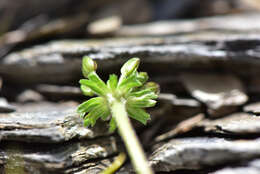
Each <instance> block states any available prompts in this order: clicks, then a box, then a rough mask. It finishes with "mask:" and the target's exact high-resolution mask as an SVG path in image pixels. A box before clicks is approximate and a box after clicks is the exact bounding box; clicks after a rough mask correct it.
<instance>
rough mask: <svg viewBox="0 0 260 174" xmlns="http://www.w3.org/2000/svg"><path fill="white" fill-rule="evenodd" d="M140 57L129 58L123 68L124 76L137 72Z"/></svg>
mask: <svg viewBox="0 0 260 174" xmlns="http://www.w3.org/2000/svg"><path fill="white" fill-rule="evenodd" d="M139 63H140V59H139V58H132V59H130V60H128V61H127V62H126V63H125V64H124V65H123V66H122V68H121V74H122V75H123V76H125V77H126V76H129V75H130V74H132V73H133V72H135V71H136V70H137V68H138V66H139Z"/></svg>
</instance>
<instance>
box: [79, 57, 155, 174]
mask: <svg viewBox="0 0 260 174" xmlns="http://www.w3.org/2000/svg"><path fill="white" fill-rule="evenodd" d="M139 63H140V59H139V58H132V59H130V60H128V61H127V62H126V63H125V64H124V65H123V66H122V68H121V76H120V77H119V79H118V77H117V75H115V74H112V75H110V76H109V79H108V81H107V83H105V82H104V81H102V80H101V79H100V78H99V76H98V75H97V73H96V69H97V64H96V62H95V61H93V60H92V59H91V58H89V57H86V56H85V57H83V61H82V72H83V75H84V77H85V78H86V79H81V80H80V81H79V82H80V85H81V86H80V88H81V90H82V92H83V94H84V95H86V96H94V95H96V97H93V98H91V99H89V100H87V101H85V102H83V103H82V104H80V105H79V106H78V109H77V111H78V113H79V114H80V116H81V117H82V118H83V119H84V125H85V126H90V125H91V126H94V125H95V123H96V121H97V120H98V119H99V118H101V119H102V120H107V119H110V123H109V131H111V132H112V131H114V130H115V129H116V128H117V127H118V131H119V134H120V136H121V137H122V139H123V140H124V143H125V146H126V148H127V151H128V154H129V156H130V158H131V161H132V164H133V166H134V168H135V170H136V172H137V173H139V174H152V173H153V171H152V170H151V168H150V167H149V165H148V162H147V160H146V157H145V154H144V151H143V149H142V147H141V144H140V142H139V141H138V138H137V136H136V134H135V131H134V129H133V127H132V125H131V122H130V120H129V118H128V116H130V117H131V118H133V119H135V120H137V121H139V122H141V123H143V124H146V122H147V120H150V115H149V114H148V113H147V112H146V111H145V110H144V108H147V107H153V106H154V105H155V104H156V101H155V99H156V98H157V97H158V93H159V86H158V85H157V84H156V83H154V82H147V80H148V75H147V73H146V72H137V68H138V66H139Z"/></svg>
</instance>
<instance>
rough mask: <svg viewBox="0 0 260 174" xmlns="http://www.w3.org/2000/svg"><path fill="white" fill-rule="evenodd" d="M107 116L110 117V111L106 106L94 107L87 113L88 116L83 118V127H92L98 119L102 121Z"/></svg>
mask: <svg viewBox="0 0 260 174" xmlns="http://www.w3.org/2000/svg"><path fill="white" fill-rule="evenodd" d="M109 115H110V110H109V108H108V106H106V105H104V104H99V105H97V106H96V107H94V108H93V109H92V110H91V111H90V112H89V113H88V115H86V116H85V118H84V125H86V126H89V125H91V126H92V127H93V126H94V125H95V124H96V121H97V120H98V119H99V118H102V120H106V119H107V117H108V116H109Z"/></svg>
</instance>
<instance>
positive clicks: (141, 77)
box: [137, 72, 149, 84]
mask: <svg viewBox="0 0 260 174" xmlns="http://www.w3.org/2000/svg"><path fill="white" fill-rule="evenodd" d="M137 78H138V80H139V81H140V82H141V83H142V84H144V83H145V82H146V81H147V80H148V78H149V76H148V74H147V73H146V72H140V73H138V75H137Z"/></svg>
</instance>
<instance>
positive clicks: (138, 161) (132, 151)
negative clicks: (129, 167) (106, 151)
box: [111, 100, 153, 174]
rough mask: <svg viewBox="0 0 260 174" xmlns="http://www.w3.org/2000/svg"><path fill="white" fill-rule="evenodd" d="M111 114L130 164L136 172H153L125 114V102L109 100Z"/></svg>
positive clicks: (149, 173)
mask: <svg viewBox="0 0 260 174" xmlns="http://www.w3.org/2000/svg"><path fill="white" fill-rule="evenodd" d="M111 110H112V116H113V117H114V118H115V120H116V122H117V126H118V130H119V134H120V135H121V137H122V138H123V140H124V143H125V146H126V148H127V151H128V154H129V156H130V158H131V161H132V164H133V166H134V168H135V170H136V172H137V173H138V174H153V171H152V169H151V168H150V167H149V165H148V162H147V160H146V157H145V153H144V151H143V149H142V147H141V144H140V142H139V141H138V139H137V136H136V134H135V132H134V129H133V127H132V125H131V122H130V120H129V118H128V116H127V112H126V107H125V103H124V102H122V101H119V100H113V101H112V102H111Z"/></svg>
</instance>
